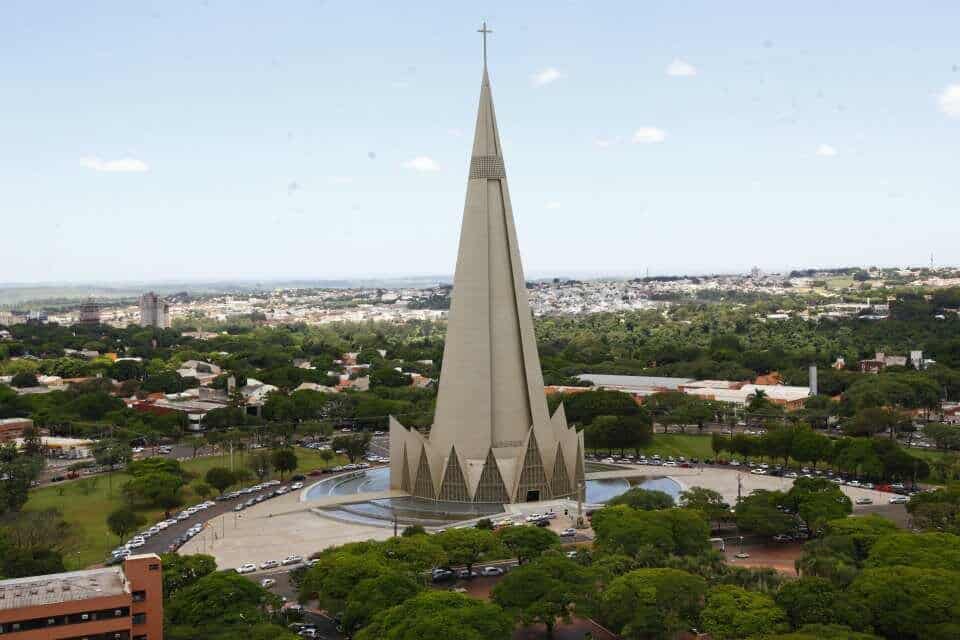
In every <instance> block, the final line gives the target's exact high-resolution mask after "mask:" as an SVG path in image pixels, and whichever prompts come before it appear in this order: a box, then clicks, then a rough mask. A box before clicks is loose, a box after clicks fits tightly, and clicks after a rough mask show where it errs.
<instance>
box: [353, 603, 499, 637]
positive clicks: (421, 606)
mask: <svg viewBox="0 0 960 640" xmlns="http://www.w3.org/2000/svg"><path fill="white" fill-rule="evenodd" d="M513 624H514V623H513V618H512V617H511V616H509V615H507V614H506V613H505V612H504V611H503V610H502V609H501V608H500V607H498V606H497V605H495V604H490V603H486V602H482V601H480V600H475V599H473V598H468V597H467V596H463V595H460V594H459V593H451V592H449V591H425V592H423V593H420V594H418V595H416V596H414V597H412V598H409V599H408V600H405V601H404V602H402V603H401V604H399V605H397V606H395V607H391V608H389V609H387V610H386V611H383V612H381V613H379V614H378V615H376V616H375V617H374V619H373V622H372V623H371V624H369V625H368V626H366V627H364V628H363V629H361V630H360V632H359V633H357V635H356V638H357V640H426V639H427V638H443V639H444V640H508V639H509V638H510V637H511V634H512V632H513Z"/></svg>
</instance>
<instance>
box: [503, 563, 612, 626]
mask: <svg viewBox="0 0 960 640" xmlns="http://www.w3.org/2000/svg"><path fill="white" fill-rule="evenodd" d="M592 586H593V585H592V584H591V581H590V575H589V573H588V572H587V570H586V569H585V568H584V567H581V566H580V565H578V564H577V563H575V562H573V561H572V560H569V559H567V558H565V557H563V556H560V555H543V556H541V557H539V558H537V559H536V560H533V561H531V562H528V563H527V564H525V565H523V566H522V567H518V568H517V569H515V570H513V571H511V572H510V573H508V574H507V575H506V577H504V578H503V580H501V581H500V582H499V583H498V584H497V586H496V587H494V589H493V601H494V602H496V603H497V604H498V605H500V606H501V607H503V609H505V610H506V611H508V612H511V613H515V614H517V615H519V617H520V621H521V623H523V624H524V625H531V624H537V623H541V624H543V625H545V626H546V627H547V637H548V638H552V637H553V629H554V627H555V626H556V622H557V620H558V619H559V620H563V621H564V622H569V621H570V615H571V613H572V611H573V607H574V606H575V605H576V603H577V602H580V601H583V600H584V599H585V598H586V597H587V595H588V594H589V593H590V592H591V591H592Z"/></svg>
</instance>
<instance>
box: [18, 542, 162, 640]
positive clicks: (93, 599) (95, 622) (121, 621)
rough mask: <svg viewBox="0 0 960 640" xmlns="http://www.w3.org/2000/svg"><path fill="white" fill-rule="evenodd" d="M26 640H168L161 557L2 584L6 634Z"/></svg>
mask: <svg viewBox="0 0 960 640" xmlns="http://www.w3.org/2000/svg"><path fill="white" fill-rule="evenodd" d="M8 634H9V635H10V637H12V638H18V639H22V640H58V639H63V638H69V639H71V640H73V639H75V638H84V639H89V640H162V638H163V571H162V567H161V566H160V557H159V556H157V555H155V554H144V555H137V556H130V557H129V558H127V559H126V560H125V561H124V563H123V567H122V568H121V567H107V568H104V569H90V570H87V571H71V572H68V573H56V574H51V575H45V576H34V577H30V578H15V579H13V580H2V581H0V635H2V636H4V637H6V636H7V635H8Z"/></svg>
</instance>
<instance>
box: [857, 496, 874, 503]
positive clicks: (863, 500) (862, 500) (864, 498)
mask: <svg viewBox="0 0 960 640" xmlns="http://www.w3.org/2000/svg"><path fill="white" fill-rule="evenodd" d="M853 502H854V504H873V500H871V499H870V498H868V497H867V496H860V497H859V498H857V499H856V500H854V501H853Z"/></svg>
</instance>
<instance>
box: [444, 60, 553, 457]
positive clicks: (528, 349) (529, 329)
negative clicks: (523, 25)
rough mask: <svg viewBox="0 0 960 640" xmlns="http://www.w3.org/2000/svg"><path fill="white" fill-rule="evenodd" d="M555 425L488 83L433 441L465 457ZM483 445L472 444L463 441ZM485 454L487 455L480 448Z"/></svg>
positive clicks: (484, 89) (472, 168)
mask: <svg viewBox="0 0 960 640" xmlns="http://www.w3.org/2000/svg"><path fill="white" fill-rule="evenodd" d="M548 423H549V416H548V413H547V404H546V399H545V397H544V391H543V377H542V374H541V372H540V360H539V357H538V356H537V347H536V341H535V339H534V334H533V321H532V317H531V315H530V305H529V303H528V301H527V291H526V285H525V281H524V277H523V267H522V265H521V263H520V252H519V248H518V244H517V233H516V229H515V228H514V222H513V211H512V208H511V206H510V195H509V191H508V189H507V177H506V172H505V170H504V165H503V154H502V147H501V145H500V135H499V130H498V127H497V119H496V113H495V111H494V108H493V97H492V94H491V90H490V77H489V73H488V71H487V70H486V69H484V71H483V80H482V82H481V85H480V104H479V106H478V108H477V124H476V130H475V133H474V139H473V153H472V155H471V158H470V175H469V180H468V183H467V200H466V206H465V210H464V215H463V226H462V228H461V231H460V251H459V255H458V257H457V269H456V274H455V276H454V282H453V297H452V301H451V305H450V315H449V322H448V328H447V341H446V347H445V349H444V355H443V371H442V373H441V376H440V390H439V395H438V398H437V411H436V420H435V422H434V427H433V431H432V432H431V434H430V441H431V443H436V445H438V446H440V447H441V449H440V450H442V451H447V450H449V448H450V445H451V444H452V443H453V441H454V439H455V438H456V439H457V450H458V451H460V452H461V453H462V454H463V455H464V457H466V458H476V459H480V460H483V459H485V458H486V454H487V451H486V448H488V447H490V446H491V444H492V446H494V447H505V446H520V445H521V444H522V443H523V442H525V441H526V435H527V432H528V431H529V430H530V427H531V426H534V425H541V424H542V425H546V424H548ZM464 433H466V434H468V437H469V438H470V439H475V440H476V443H475V446H474V447H465V446H464V445H463V444H462V443H461V442H460V439H461V438H462V437H463V434H464ZM481 449H483V450H481Z"/></svg>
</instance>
